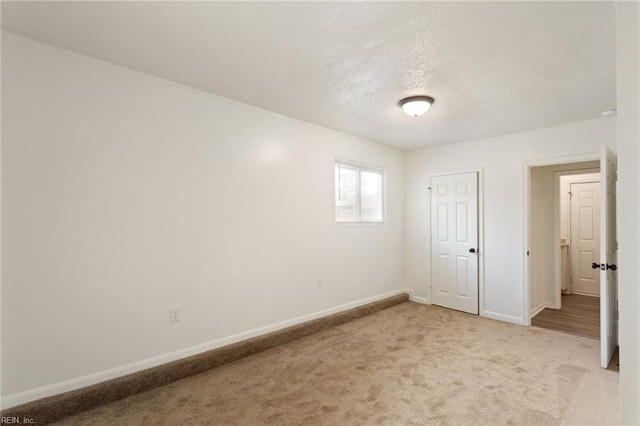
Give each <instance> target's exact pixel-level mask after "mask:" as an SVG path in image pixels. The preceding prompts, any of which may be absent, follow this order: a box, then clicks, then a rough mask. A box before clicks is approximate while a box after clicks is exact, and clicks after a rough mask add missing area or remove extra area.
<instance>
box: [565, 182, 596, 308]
mask: <svg viewBox="0 0 640 426" xmlns="http://www.w3.org/2000/svg"><path fill="white" fill-rule="evenodd" d="M569 193H570V196H571V207H570V213H571V215H570V223H571V231H570V235H571V242H570V248H571V292H572V293H579V294H586V295H589V296H599V295H600V273H599V271H598V270H595V269H593V268H592V265H593V264H594V263H598V262H599V261H600V182H579V183H578V182H575V183H571V184H570V186H569Z"/></svg>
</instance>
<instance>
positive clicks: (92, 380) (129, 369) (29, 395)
mask: <svg viewBox="0 0 640 426" xmlns="http://www.w3.org/2000/svg"><path fill="white" fill-rule="evenodd" d="M402 293H409V295H412V294H413V290H412V289H399V290H394V291H391V292H388V293H384V294H379V295H377V296H372V297H367V298H365V299H361V300H356V301H355V302H350V303H345V304H343V305H339V306H335V307H333V308H329V309H324V310H322V311H317V312H314V313H311V314H308V315H303V316H300V317H297V318H293V319H290V320H286V321H282V322H278V323H275V324H270V325H267V326H264V327H260V328H256V329H253V330H248V331H245V332H242V333H238V334H234V335H231V336H228V337H223V338H220V339H216V340H212V341H210V342H207V343H203V344H200V345H196V346H192V347H189V348H185V349H181V350H178V351H174V352H170V353H167V354H164V355H159V356H155V357H152V358H148V359H144V360H141V361H136V362H133V363H131V364H126V365H122V366H119V367H115V368H111V369H109V370H104V371H100V372H97V373H93V374H89V375H86V376H82V377H77V378H75V379H71V380H67V381H64V382H60V383H54V384H51V385H47V386H43V387H39V388H36V389H30V390H28V391H24V392H20V393H15V394H12V395H7V396H3V397H2V401H1V406H2V409H7V408H11V407H15V406H17V405H21V404H25V403H27V402H31V401H36V400H38V399H42V398H46V397H48V396H53V395H57V394H60V393H64V392H69V391H72V390H76V389H80V388H83V387H86V386H91V385H95V384H97V383H100V382H104V381H107V380H111V379H115V378H118V377H122V376H126V375H127V374H131V373H136V372H138V371H142V370H146V369H147V368H151V367H156V366H158V365H162V364H166V363H169V362H172V361H176V360H178V359H182V358H186V357H189V356H193V355H197V354H200V353H203V352H207V351H210V350H212V349H217V348H219V347H222V346H226V345H229V344H232V343H236V342H239V341H242V340H246V339H250V338H252V337H257V336H261V335H263V334H267V333H271V332H274V331H278V330H282V329H284V328H287V327H291V326H292V325H297V324H301V323H304V322H307V321H311V320H314V319H317V318H322V317H325V316H328V315H331V314H335V313H338V312H343V311H346V310H349V309H352V308H357V307H358V306H362V305H366V304H368V303H372V302H377V301H379V300H382V299H386V298H388V297H392V296H396V295H398V294H402Z"/></svg>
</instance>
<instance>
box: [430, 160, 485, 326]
mask: <svg viewBox="0 0 640 426" xmlns="http://www.w3.org/2000/svg"><path fill="white" fill-rule="evenodd" d="M430 192H431V303H433V304H434V305H439V306H444V307H446V308H451V309H457V310H459V311H464V312H469V313H472V314H478V256H479V250H478V174H477V173H476V172H473V173H461V174H452V175H446V176H437V177H432V178H431V191H430Z"/></svg>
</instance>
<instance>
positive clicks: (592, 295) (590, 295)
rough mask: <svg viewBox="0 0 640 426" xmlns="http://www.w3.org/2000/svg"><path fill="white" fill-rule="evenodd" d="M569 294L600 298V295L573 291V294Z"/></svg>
mask: <svg viewBox="0 0 640 426" xmlns="http://www.w3.org/2000/svg"><path fill="white" fill-rule="evenodd" d="M569 294H577V295H579V296H589V297H600V295H599V294H592V293H581V292H579V291H572V292H571V293H569Z"/></svg>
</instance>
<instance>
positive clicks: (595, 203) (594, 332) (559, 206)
mask: <svg viewBox="0 0 640 426" xmlns="http://www.w3.org/2000/svg"><path fill="white" fill-rule="evenodd" d="M599 167H600V165H599V162H597V161H593V162H581V163H568V164H559V165H552V166H543V167H533V168H532V169H531V195H532V200H531V203H530V206H531V215H532V216H531V217H532V218H535V220H534V221H533V223H532V224H531V234H532V238H531V242H532V245H531V249H532V250H531V263H532V267H531V275H532V279H531V295H532V297H531V302H532V319H531V324H532V325H534V326H537V327H542V328H548V329H552V330H556V331H561V332H565V333H570V334H576V335H580V336H583V337H589V338H593V339H599V337H600V299H599V291H600V289H599V285H600V282H599V276H600V274H599V270H598V271H596V270H594V269H593V268H592V264H593V263H594V262H598V261H599V260H598V259H599V248H600V173H599V171H600V170H599Z"/></svg>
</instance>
